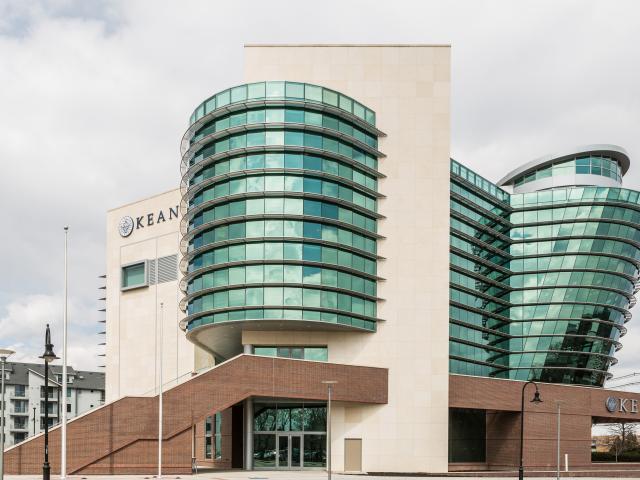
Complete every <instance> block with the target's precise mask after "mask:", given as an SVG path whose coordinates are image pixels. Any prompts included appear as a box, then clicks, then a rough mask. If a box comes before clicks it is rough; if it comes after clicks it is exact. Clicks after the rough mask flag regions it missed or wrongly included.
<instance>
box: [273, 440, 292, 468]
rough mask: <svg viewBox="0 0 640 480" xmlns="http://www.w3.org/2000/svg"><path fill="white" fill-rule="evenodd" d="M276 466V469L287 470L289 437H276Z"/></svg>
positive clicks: (288, 463)
mask: <svg viewBox="0 0 640 480" xmlns="http://www.w3.org/2000/svg"><path fill="white" fill-rule="evenodd" d="M277 450H278V464H277V465H276V468H289V465H291V463H290V459H289V453H290V451H289V435H278V445H277Z"/></svg>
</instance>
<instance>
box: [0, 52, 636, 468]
mask: <svg viewBox="0 0 640 480" xmlns="http://www.w3.org/2000/svg"><path fill="white" fill-rule="evenodd" d="M244 57H245V63H244V79H243V80H240V81H239V82H238V85H235V86H231V87H230V88H227V89H224V90H222V91H219V92H217V93H215V94H214V95H212V96H210V97H208V98H206V99H204V101H202V102H201V103H200V104H199V105H197V106H196V108H195V109H194V111H193V113H192V114H191V116H190V117H189V114H188V112H186V115H185V118H188V124H187V129H186V133H185V134H184V136H183V137H182V139H181V140H180V139H176V142H180V146H181V155H182V158H181V159H176V164H175V166H174V167H173V168H175V170H176V172H178V171H179V172H180V175H179V177H180V182H179V184H178V183H176V189H174V190H171V191H169V192H165V193H162V194H159V195H156V196H154V197H151V198H148V199H145V200H141V201H139V202H135V203H132V204H128V205H124V206H122V207H118V208H115V209H113V210H110V211H109V212H108V214H107V252H106V257H107V260H106V264H107V271H106V282H107V283H106V292H107V293H106V307H105V308H106V356H105V361H106V400H107V403H106V404H105V405H104V406H102V407H100V408H98V409H96V410H94V411H93V412H91V413H89V414H87V415H84V416H82V417H80V418H78V419H74V420H73V421H71V422H70V423H69V426H68V438H69V440H68V442H69V444H68V449H69V454H68V455H69V456H68V465H69V472H68V473H74V474H105V473H118V474H125V473H128V474H149V473H153V472H155V471H156V468H157V459H158V457H157V452H158V416H159V396H158V394H159V392H160V391H161V390H162V392H163V393H162V399H163V403H162V405H163V407H162V408H163V410H162V412H163V413H162V419H163V430H162V432H163V433H162V438H163V450H162V451H163V457H162V458H163V471H165V472H167V473H169V472H171V473H176V474H184V473H188V472H190V471H191V468H192V465H194V464H196V465H198V466H199V467H200V468H203V467H209V468H220V469H230V468H243V469H247V470H265V469H266V470H273V469H325V468H327V467H328V466H329V465H328V463H329V462H328V461H329V460H330V466H331V469H332V470H334V471H338V472H369V473H382V472H384V473H445V472H448V471H483V470H485V471H490V470H513V469H515V468H517V465H518V462H519V439H520V433H521V430H520V421H521V419H522V416H521V395H522V389H523V387H524V386H525V385H526V382H528V381H535V382H536V384H537V385H536V386H534V385H528V388H527V389H526V390H525V397H524V398H525V413H524V432H523V433H524V442H525V455H524V464H525V467H526V468H530V469H536V470H552V469H555V467H556V452H557V450H558V448H559V450H560V452H561V453H562V458H563V462H564V461H565V460H564V459H565V455H566V458H567V459H568V465H567V467H568V468H569V469H571V468H576V469H581V470H584V469H598V468H607V465H606V464H597V463H592V461H591V444H592V437H591V429H592V425H593V424H597V423H603V422H611V421H625V422H629V421H637V420H638V415H639V414H638V400H639V399H640V395H638V394H634V393H628V392H618V391H612V390H606V389H604V388H603V385H604V382H605V380H606V379H607V378H609V376H610V373H609V367H610V366H611V365H613V364H615V362H616V359H615V354H616V352H617V351H618V350H619V349H620V348H621V346H622V343H621V342H622V337H623V336H624V334H625V332H626V328H627V326H626V325H627V322H628V321H629V320H630V318H631V315H630V311H629V310H630V308H631V307H633V305H634V304H635V301H636V300H635V297H634V295H635V293H636V291H637V282H638V278H639V270H638V268H639V266H640V229H638V227H637V226H638V224H639V223H640V200H639V195H640V193H639V192H638V191H635V190H629V189H626V188H623V187H622V184H623V177H624V175H625V173H626V172H627V170H628V169H629V168H630V159H629V156H628V154H627V153H626V152H625V150H624V149H622V148H621V147H618V146H614V145H602V144H598V145H587V146H583V147H575V148H570V149H568V150H567V151H564V152H560V153H558V154H553V155H548V156H545V157H542V158H538V159H536V160H533V161H530V158H527V157H523V158H522V159H504V162H503V163H504V164H505V165H519V164H521V165H522V166H521V167H518V168H516V169H515V170H513V171H511V172H508V173H507V170H508V169H507V168H505V176H504V177H503V178H502V179H501V180H499V181H497V182H491V181H489V180H487V179H485V178H483V177H482V176H481V175H479V174H478V173H476V172H473V171H471V170H469V169H468V168H466V167H465V166H464V165H462V164H461V163H458V162H457V161H455V160H452V159H451V158H450V150H451V148H450V123H451V118H450V48H449V47H448V46H428V45H248V46H246V47H245V49H244ZM540 149H541V151H544V150H545V148H544V146H541V147H540ZM161 386H162V389H161V388H160V387H161ZM536 388H537V390H538V393H539V397H540V398H541V399H542V403H535V402H530V400H531V398H533V396H534V392H535V391H536ZM329 391H331V399H332V403H331V408H330V411H329V409H328V402H327V401H328V395H329ZM559 408H560V410H561V412H562V413H561V417H560V418H561V427H560V432H559V433H560V444H559V445H558V443H557V440H556V438H557V436H558V432H557V412H558V409H559ZM329 432H330V436H329ZM50 438H51V442H52V446H51V448H50V452H51V454H52V457H53V463H52V466H53V470H54V471H55V469H56V468H59V466H58V464H57V461H58V457H56V453H55V452H56V448H59V441H60V439H59V432H58V430H57V429H54V430H53V431H52V432H51V436H50ZM89 439H90V441H89ZM56 442H58V444H57V445H58V447H56ZM41 448H42V438H41V437H35V438H34V439H32V440H30V441H27V442H25V443H22V444H19V445H17V446H15V447H13V448H11V449H9V450H8V451H7V452H6V457H5V458H6V461H7V463H8V465H7V470H8V471H9V472H11V473H36V472H37V471H39V468H40V465H41V458H40V452H41ZM603 465H604V466H603ZM562 468H565V465H564V464H563V465H562Z"/></svg>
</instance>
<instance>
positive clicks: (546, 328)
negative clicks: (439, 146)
mask: <svg viewBox="0 0 640 480" xmlns="http://www.w3.org/2000/svg"><path fill="white" fill-rule="evenodd" d="M628 168H629V157H628V156H627V155H626V153H625V152H624V150H622V149H620V148H619V147H615V146H612V145H590V146H587V147H583V148H578V149H575V150H573V151H571V152H568V153H566V154H562V155H554V156H548V157H543V158H542V159H538V160H535V161H533V162H530V163H528V164H526V165H524V166H523V167H520V168H518V169H516V170H514V171H513V172H511V173H510V174H509V175H507V176H506V177H505V178H504V179H503V180H501V181H500V182H499V185H501V186H507V187H508V188H512V189H513V190H514V193H512V194H509V193H508V192H506V191H504V190H501V189H499V188H497V187H496V186H495V185H492V184H490V183H489V182H487V181H486V180H485V179H483V178H481V177H479V176H477V175H475V174H474V173H473V172H470V171H469V170H468V169H466V168H464V167H463V166H461V165H459V164H457V163H456V162H452V171H451V173H452V177H451V178H452V187H451V205H452V208H451V233H452V237H451V311H450V321H451V324H450V327H451V328H450V331H451V343H450V345H451V347H450V356H451V371H452V372H453V373H466V374H472V375H485V376H495V377H500V378H509V379H515V380H540V381H545V382H558V383H568V384H585V385H594V386H602V385H603V383H604V381H605V379H606V378H607V377H609V376H610V374H609V373H608V370H609V367H610V366H611V365H613V364H615V362H616V359H615V357H614V354H615V352H616V350H618V349H619V348H620V346H621V344H620V342H619V339H620V337H621V336H622V335H624V333H625V332H626V329H625V326H624V324H625V323H626V322H627V321H628V320H629V319H630V318H631V314H630V311H629V310H630V308H631V307H633V306H634V305H635V303H636V300H635V297H634V294H635V293H636V292H637V290H638V276H639V268H640V229H638V224H639V223H640V204H639V202H640V194H639V192H636V191H632V190H626V189H623V188H620V187H621V182H622V175H624V173H625V172H626V171H627V169H628Z"/></svg>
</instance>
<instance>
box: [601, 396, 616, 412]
mask: <svg viewBox="0 0 640 480" xmlns="http://www.w3.org/2000/svg"><path fill="white" fill-rule="evenodd" d="M604 404H605V405H606V407H607V410H609V412H611V413H613V412H615V411H616V410H618V399H617V398H615V397H607V399H606V400H605V401H604Z"/></svg>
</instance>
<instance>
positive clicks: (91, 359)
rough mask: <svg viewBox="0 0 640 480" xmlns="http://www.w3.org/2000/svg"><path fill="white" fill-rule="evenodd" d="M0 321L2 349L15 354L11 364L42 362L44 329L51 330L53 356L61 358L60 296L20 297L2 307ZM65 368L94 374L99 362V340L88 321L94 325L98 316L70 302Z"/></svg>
mask: <svg viewBox="0 0 640 480" xmlns="http://www.w3.org/2000/svg"><path fill="white" fill-rule="evenodd" d="M5 310H6V315H3V316H2V317H0V332H2V339H1V341H2V345H3V346H5V347H6V348H10V349H12V350H14V351H15V352H16V353H15V355H13V356H12V357H11V360H13V361H20V362H41V360H39V359H38V356H39V355H41V354H42V352H43V351H44V340H45V329H46V325H47V324H49V325H50V328H51V341H52V342H53V344H54V352H55V353H56V354H57V355H58V357H60V358H62V335H63V325H62V318H63V300H62V297H61V296H51V295H28V296H25V297H19V298H17V299H16V300H14V301H12V302H10V303H9V304H8V305H6V307H5ZM68 316H69V324H68V343H67V344H68V352H67V353H68V358H69V361H68V364H69V365H71V366H73V367H74V368H79V369H90V370H95V369H96V367H97V366H98V365H100V364H101V363H102V362H101V360H100V358H98V357H97V354H98V353H100V352H101V350H99V349H98V347H97V345H98V343H99V342H100V340H99V338H101V337H99V336H98V335H97V334H96V332H95V329H94V328H92V327H93V323H92V322H91V321H90V320H93V321H94V322H95V321H96V318H97V312H95V311H90V310H88V309H87V308H85V307H83V306H80V305H77V304H76V303H75V302H74V301H71V302H69V315H68Z"/></svg>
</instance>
